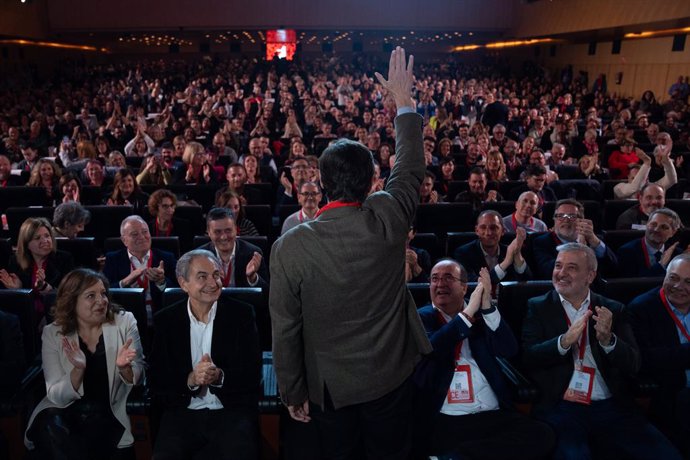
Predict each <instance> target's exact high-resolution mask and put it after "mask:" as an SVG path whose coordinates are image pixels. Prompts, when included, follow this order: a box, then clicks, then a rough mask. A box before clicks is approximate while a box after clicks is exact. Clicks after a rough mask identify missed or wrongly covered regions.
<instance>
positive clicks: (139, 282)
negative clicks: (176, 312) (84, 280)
mask: <svg viewBox="0 0 690 460" xmlns="http://www.w3.org/2000/svg"><path fill="white" fill-rule="evenodd" d="M120 238H121V239H122V242H123V243H124V245H125V248H124V249H120V250H118V251H111V252H108V253H107V254H106V255H105V266H104V267H103V274H104V275H105V276H106V278H108V281H109V282H110V284H111V285H112V286H117V287H121V288H127V287H134V288H136V287H139V288H143V289H144V291H145V293H146V312H147V317H148V320H149V322H150V321H151V319H152V315H153V313H155V312H156V311H157V310H158V309H160V307H161V305H162V297H163V291H165V288H166V287H176V286H177V284H176V283H175V276H174V274H175V264H176V261H175V256H174V255H173V254H172V253H170V252H167V251H161V250H160V249H152V248H151V233H150V232H149V227H148V225H147V224H146V221H144V219H142V218H141V217H140V216H137V215H132V216H128V217H126V218H125V219H124V220H123V221H122V223H121V224H120ZM142 327H143V326H142Z"/></svg>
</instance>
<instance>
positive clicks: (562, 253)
mask: <svg viewBox="0 0 690 460" xmlns="http://www.w3.org/2000/svg"><path fill="white" fill-rule="evenodd" d="M596 274H597V258H596V256H595V255H594V251H593V250H592V249H591V248H590V247H588V246H585V245H584V244H579V243H568V244H564V245H562V246H560V247H559V248H558V257H557V259H556V265H555V267H554V270H553V278H552V281H553V284H554V287H555V290H553V291H550V292H548V293H546V294H544V295H542V296H539V297H535V298H533V299H530V300H529V302H528V313H527V317H526V318H525V321H524V324H523V329H522V345H523V356H522V358H523V363H524V366H525V368H526V369H527V372H528V374H529V375H530V377H531V378H532V380H533V381H534V383H535V384H536V386H537V387H538V389H539V393H540V397H539V399H538V400H537V401H536V402H535V404H534V409H533V413H534V415H536V416H537V417H539V418H541V419H542V420H544V421H546V422H547V423H549V424H550V425H551V426H552V427H553V428H554V430H555V431H556V433H557V435H558V442H557V445H556V453H555V455H554V458H556V459H573V460H574V459H583V458H591V455H592V454H591V450H592V449H591V447H592V446H598V447H603V448H605V449H606V450H607V451H611V450H615V451H616V453H615V454H614V458H617V457H626V458H635V459H654V458H664V459H669V458H672V459H680V458H681V456H680V453H679V452H677V450H676V449H675V448H674V447H673V446H672V445H671V444H670V442H668V440H667V439H666V438H665V437H664V436H663V435H662V434H661V433H660V432H659V431H658V430H657V429H656V428H654V427H653V426H652V425H650V424H649V423H648V422H647V421H646V420H645V419H644V418H643V417H642V416H640V415H638V414H637V413H636V412H635V411H634V409H633V406H634V403H633V400H632V398H631V397H630V396H629V395H628V394H627V393H626V387H627V384H628V381H627V379H628V378H630V377H632V376H634V375H635V374H636V373H637V370H638V369H639V364H640V356H639V350H638V348H637V345H636V343H635V339H634V337H633V334H632V330H631V328H630V325H629V324H628V323H627V321H626V317H625V315H624V314H623V305H622V304H620V303H618V302H616V301H613V300H610V299H607V298H605V297H602V296H600V295H597V294H595V293H593V292H591V291H590V289H589V286H590V285H591V284H592V282H593V281H594V278H595V277H596ZM590 443H591V446H590Z"/></svg>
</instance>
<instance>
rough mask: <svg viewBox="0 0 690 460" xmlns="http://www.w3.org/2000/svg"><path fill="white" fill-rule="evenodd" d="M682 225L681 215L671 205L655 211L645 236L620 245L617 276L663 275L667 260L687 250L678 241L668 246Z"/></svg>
mask: <svg viewBox="0 0 690 460" xmlns="http://www.w3.org/2000/svg"><path fill="white" fill-rule="evenodd" d="M680 227H681V222H680V217H679V216H678V214H676V212H675V211H673V210H671V209H668V208H659V209H657V210H656V211H652V213H651V214H650V215H649V222H647V226H646V229H645V233H644V236H643V237H642V238H636V239H634V240H633V241H629V242H628V243H626V244H624V245H623V246H621V247H620V248H618V254H617V255H618V276H621V277H625V278H633V277H638V276H664V275H665V274H666V267H667V266H668V263H669V262H670V261H671V259H673V257H675V256H677V255H678V254H680V253H681V252H683V249H684V248H681V247H679V246H678V242H675V243H673V244H671V245H669V246H668V247H667V246H666V243H667V242H668V241H669V240H670V239H671V238H673V236H674V235H675V234H676V232H677V231H678V229H679V228H680Z"/></svg>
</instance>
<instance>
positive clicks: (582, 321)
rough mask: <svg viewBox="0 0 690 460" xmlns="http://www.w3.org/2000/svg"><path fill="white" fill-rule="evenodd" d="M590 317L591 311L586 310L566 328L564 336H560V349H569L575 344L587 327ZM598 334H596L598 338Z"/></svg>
mask: <svg viewBox="0 0 690 460" xmlns="http://www.w3.org/2000/svg"><path fill="white" fill-rule="evenodd" d="M590 316H592V311H591V310H587V311H586V312H585V313H584V314H583V315H582V316H580V317H579V318H578V319H576V320H575V321H574V322H573V323H572V324H571V325H570V327H569V328H568V330H567V331H566V333H565V334H563V335H562V336H561V347H563V348H566V349H567V348H570V346H571V345H572V344H574V343H577V342H578V341H579V340H580V336H582V332H583V331H584V330H585V328H586V327H587V322H588V321H589V318H590ZM598 335H599V334H597V337H598Z"/></svg>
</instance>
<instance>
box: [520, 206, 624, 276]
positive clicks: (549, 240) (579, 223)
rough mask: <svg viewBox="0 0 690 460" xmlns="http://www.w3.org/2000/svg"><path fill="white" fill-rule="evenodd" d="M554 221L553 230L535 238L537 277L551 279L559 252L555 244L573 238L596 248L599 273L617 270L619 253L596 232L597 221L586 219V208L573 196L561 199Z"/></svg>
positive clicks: (533, 246) (558, 244)
mask: <svg viewBox="0 0 690 460" xmlns="http://www.w3.org/2000/svg"><path fill="white" fill-rule="evenodd" d="M553 222H554V226H553V232H549V233H547V234H544V235H541V236H538V237H537V238H535V239H534V241H533V242H532V252H533V254H534V261H535V265H536V267H535V270H534V271H535V273H536V275H537V277H538V279H540V280H547V279H551V275H552V273H553V267H554V264H555V263H556V255H557V253H558V251H557V250H556V248H557V247H558V246H560V245H561V244H565V243H573V242H579V243H582V244H586V245H587V246H589V247H590V248H592V250H594V254H596V256H597V260H598V266H599V270H600V271H599V273H600V274H602V273H603V274H605V275H606V274H609V273H612V272H613V271H614V270H615V268H616V255H615V254H614V253H613V251H612V250H611V249H609V248H608V246H606V244H605V243H604V242H603V241H602V240H601V239H600V238H599V237H598V236H597V235H596V234H595V233H594V225H593V224H592V221H591V220H589V219H585V210H584V207H583V206H582V204H581V203H580V202H578V201H576V200H573V199H570V198H568V199H565V200H560V201H558V203H556V210H555V212H554V215H553Z"/></svg>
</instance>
